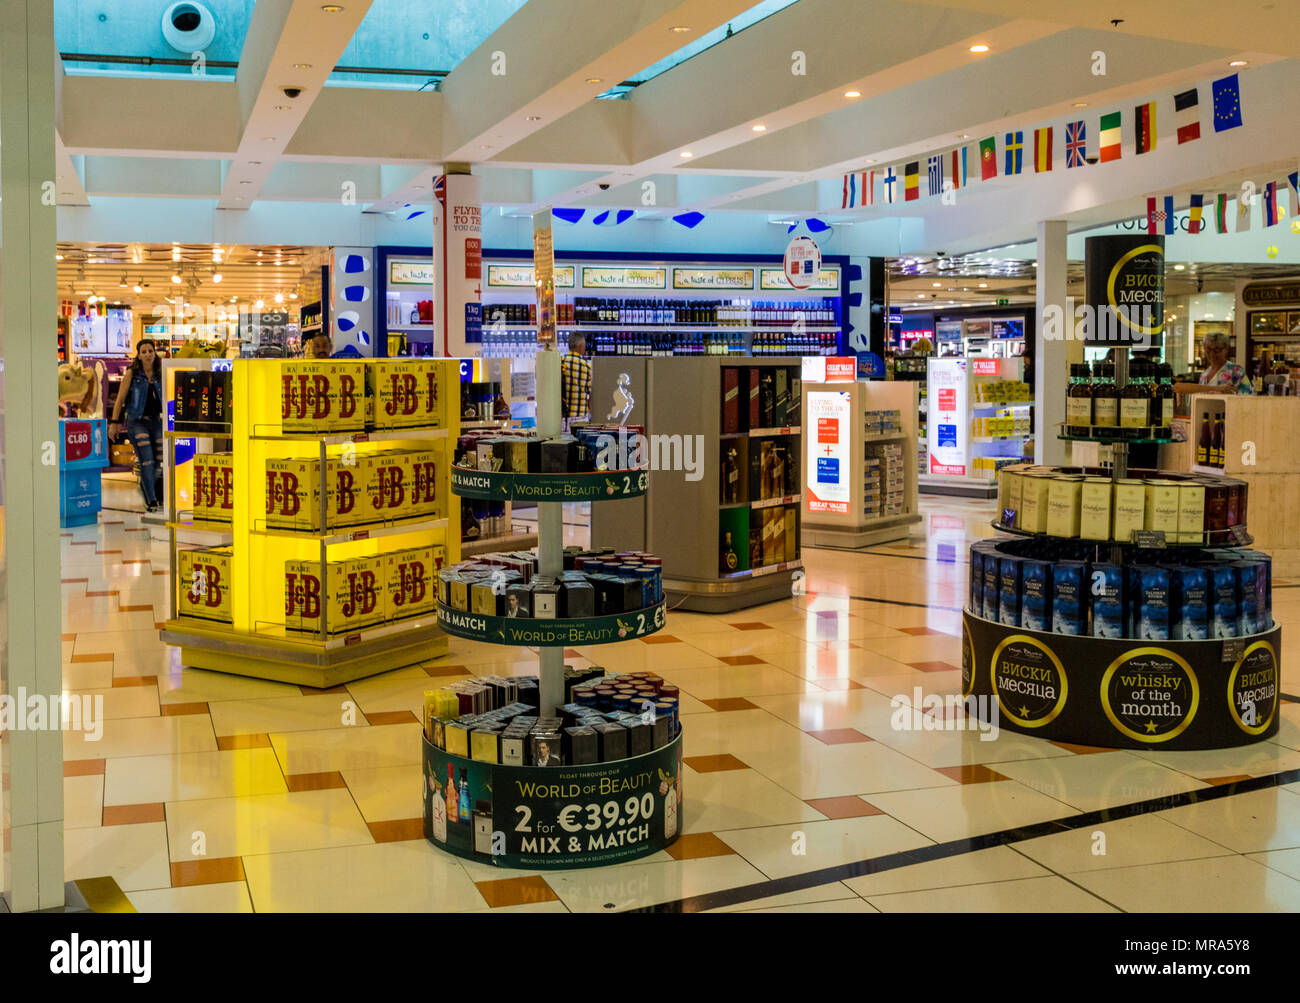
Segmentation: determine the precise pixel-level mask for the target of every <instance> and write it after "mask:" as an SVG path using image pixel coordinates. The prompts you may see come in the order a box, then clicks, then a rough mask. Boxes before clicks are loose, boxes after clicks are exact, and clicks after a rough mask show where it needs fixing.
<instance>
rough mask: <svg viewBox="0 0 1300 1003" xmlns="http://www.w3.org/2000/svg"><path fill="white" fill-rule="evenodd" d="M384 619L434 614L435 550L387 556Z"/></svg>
mask: <svg viewBox="0 0 1300 1003" xmlns="http://www.w3.org/2000/svg"><path fill="white" fill-rule="evenodd" d="M383 560H384V596H385V606H384V619H386V620H389V621H393V620H405V619H408V618H411V617H419V616H427V615H429V614H431V613H432V612H433V606H434V601H433V600H434V595H433V576H434V574H435V567H434V564H435V561H434V556H433V548H432V547H412V548H410V549H408V550H399V551H396V552H394V553H391V554H385V555H384V558H383Z"/></svg>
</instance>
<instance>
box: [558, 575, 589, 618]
mask: <svg viewBox="0 0 1300 1003" xmlns="http://www.w3.org/2000/svg"><path fill="white" fill-rule="evenodd" d="M560 602H561V616H564V617H567V618H569V619H578V618H579V617H589V616H595V615H596V590H595V589H594V588H592V587H591V583H590V582H587V581H580V582H573V581H566V582H565V583H564V589H563V591H562V592H561V593H560Z"/></svg>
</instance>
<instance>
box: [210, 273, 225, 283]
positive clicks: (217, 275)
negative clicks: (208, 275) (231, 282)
mask: <svg viewBox="0 0 1300 1003" xmlns="http://www.w3.org/2000/svg"><path fill="white" fill-rule="evenodd" d="M222 278H224V276H223V275H222V274H221V273H220V272H213V273H212V281H213V282H217V283H220V282H221V280H222Z"/></svg>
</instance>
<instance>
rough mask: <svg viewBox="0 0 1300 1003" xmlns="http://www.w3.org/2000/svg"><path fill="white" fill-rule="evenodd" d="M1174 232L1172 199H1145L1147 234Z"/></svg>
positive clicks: (1167, 196)
mask: <svg viewBox="0 0 1300 1003" xmlns="http://www.w3.org/2000/svg"><path fill="white" fill-rule="evenodd" d="M1173 232H1174V197H1173V196H1172V195H1166V196H1164V197H1163V198H1159V199H1157V198H1154V197H1152V198H1149V199H1147V233H1152V234H1154V233H1173Z"/></svg>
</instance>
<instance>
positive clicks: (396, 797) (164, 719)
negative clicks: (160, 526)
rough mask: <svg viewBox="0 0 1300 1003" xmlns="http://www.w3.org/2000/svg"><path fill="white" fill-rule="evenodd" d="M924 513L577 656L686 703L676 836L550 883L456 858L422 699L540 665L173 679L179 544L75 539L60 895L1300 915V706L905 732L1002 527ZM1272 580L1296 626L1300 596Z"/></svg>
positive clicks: (134, 522) (456, 650)
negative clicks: (310, 685) (794, 573)
mask: <svg viewBox="0 0 1300 1003" xmlns="http://www.w3.org/2000/svg"><path fill="white" fill-rule="evenodd" d="M923 508H924V512H925V521H924V523H923V524H922V527H921V529H922V530H923V531H924V535H921V533H918V534H917V535H916V536H914V537H913V538H912V540H911V541H909V543H907V544H899V545H891V546H882V547H877V548H873V549H872V550H871V551H870V552H868V553H846V552H836V551H829V550H811V549H809V550H805V555H804V556H805V561H806V565H807V577H806V578H805V579H804V580H803V582H802V587H803V589H804V592H803V594H798V595H792V596H791V597H790V598H789V599H788V600H785V601H782V602H778V603H772V604H770V605H768V606H763V607H758V608H754V609H750V610H744V611H741V612H739V613H735V614H731V615H724V616H703V615H699V614H691V613H671V614H670V616H669V621H668V627H667V629H666V630H664V631H663V632H661V633H659V634H656V635H653V636H651V637H648V638H646V639H644V640H638V641H630V642H624V643H619V644H614V645H605V646H602V647H600V648H598V649H596V648H593V649H590V650H587V649H583V648H578V649H572V650H569V651H568V652H567V653H566V657H567V660H569V661H571V662H573V663H574V664H579V665H581V664H589V662H590V660H592V659H596V660H598V661H597V664H602V665H604V666H606V667H607V668H608V669H610V670H613V671H627V670H637V669H642V668H651V669H653V670H654V671H655V672H657V673H659V674H661V675H662V676H664V677H665V679H666V680H668V681H669V682H671V683H673V684H676V685H678V686H679V687H680V688H681V690H682V694H683V695H682V712H683V714H686V715H689V717H690V720H689V722H687V726H686V729H685V730H686V739H685V741H686V752H685V759H684V762H685V771H684V772H685V781H684V785H683V786H684V791H685V815H684V819H683V826H682V828H683V835H682V837H681V838H679V839H678V841H677V842H676V843H674V844H673V845H672V846H671V847H670V848H669V849H668V850H666V851H663V852H661V853H658V854H656V855H654V856H652V857H647V858H642V859H640V860H637V861H633V862H629V863H626V864H619V865H614V866H612V867H606V868H598V869H593V870H577V871H552V872H548V873H546V874H541V873H536V872H528V871H502V870H498V869H494V868H490V867H486V866H483V865H480V864H476V863H474V862H472V861H466V860H461V859H459V858H455V857H451V856H448V855H446V854H444V853H442V852H440V851H438V850H436V849H434V848H433V847H432V846H430V845H429V844H428V843H427V842H426V841H425V840H424V838H423V836H422V834H421V819H420V814H421V810H422V808H421V801H420V793H419V791H420V785H421V784H422V782H423V778H422V776H421V766H420V760H419V757H420V741H419V733H420V726H419V723H418V715H419V714H420V711H421V708H422V704H423V694H424V691H425V689H426V688H429V687H430V686H432V685H433V684H434V682H435V681H436V682H438V683H441V682H445V681H448V680H454V679H462V678H467V677H469V676H471V675H489V674H494V673H497V674H525V673H527V672H530V671H534V670H535V667H536V658H535V654H534V653H533V652H531V651H522V650H521V651H519V652H517V654H516V655H515V657H511V653H510V652H507V651H503V649H501V648H499V647H495V646H489V645H480V644H475V643H472V642H467V641H462V640H459V639H455V638H453V639H452V642H451V653H450V655H449V656H448V657H445V658H441V659H438V660H436V661H433V662H430V663H428V664H426V665H423V666H419V667H413V668H408V669H403V670H400V671H397V672H392V673H388V674H386V675H383V676H380V677H377V678H373V679H368V680H362V681H360V682H356V683H351V684H348V685H347V686H341V687H338V688H336V689H334V690H329V691H317V690H311V689H304V688H301V687H297V686H290V685H285V684H280V683H272V682H265V681H261V680H254V679H243V678H239V677H235V676H228V675H223V674H219V673H212V672H205V671H199V670H190V669H182V668H181V667H180V664H179V653H178V652H177V651H176V650H174V649H171V650H169V649H168V648H166V647H165V646H164V645H162V644H161V643H160V642H159V640H158V634H157V629H158V627H159V626H160V625H161V622H162V620H163V619H164V618H165V616H166V607H167V582H168V579H167V573H166V567H167V559H166V548H165V545H164V544H163V543H162V542H156V541H152V540H151V539H150V537H149V534H148V532H147V531H145V530H144V529H143V528H142V527H141V526H140V525H139V521H138V519H136V518H134V517H131V516H124V517H123V521H121V522H106V523H103V524H101V525H99V526H92V527H85V528H81V529H77V530H74V531H72V532H67V533H64V534H63V539H62V554H63V576H62V577H63V631H64V633H63V673H64V685H65V688H66V690H67V691H69V692H71V693H76V694H79V695H80V694H86V695H90V696H91V697H92V698H93V697H101V698H102V706H103V712H104V718H105V720H104V721H103V722H102V736H100V737H99V738H98V739H97V740H95V738H94V735H93V734H91V735H85V734H81V733H77V732H69V733H67V734H65V739H64V757H65V760H66V762H65V768H64V775H65V781H64V784H65V799H66V818H67V837H66V873H67V877H68V878H69V879H76V878H88V877H99V876H105V875H110V876H112V877H113V878H114V879H115V880H116V881H117V883H118V885H119V886H120V887H121V888H122V889H123V891H124V892H125V893H126V895H127V897H128V898H129V899H130V901H131V903H132V904H133V905H134V906H135V907H136V908H137V909H139V910H141V911H166V910H185V911H194V910H205V911H226V910H230V911H239V910H243V911H247V910H257V911H281V910H304V911H315V910H357V911H365V910H383V911H402V910H410V911H430V910H435V911H461V912H468V911H486V910H527V911H566V910H571V911H615V910H626V909H633V908H639V907H648V906H660V905H664V904H669V905H668V907H670V908H685V909H692V910H695V909H702V908H710V907H719V908H726V909H729V910H730V909H779V910H783V911H789V910H799V911H831V910H834V911H877V910H878V911H909V910H925V911H970V910H975V911H1015V910H1019V909H1025V908H1033V909H1035V910H1068V911H1087V910H1098V911H1110V910H1114V909H1121V910H1133V911H1150V910H1173V911H1185V910H1186V911H1191V910H1204V911H1210V910H1216V911H1222V910H1229V911H1232V910H1251V911H1269V910H1276V911H1295V910H1300V773H1296V772H1295V771H1300V704H1297V703H1296V702H1295V701H1294V700H1290V701H1287V702H1284V703H1283V704H1282V708H1281V713H1282V715H1283V719H1284V720H1283V722H1282V727H1281V731H1280V733H1279V735H1278V737H1277V739H1276V740H1275V741H1271V742H1265V743H1261V744H1258V745H1255V746H1250V747H1247V748H1244V749H1237V750H1224V751H1215V752H1185V753H1169V752H1160V751H1158V750H1153V751H1151V752H1120V751H1104V750H1095V749H1088V748H1080V747H1068V746H1065V745H1062V744H1057V743H1052V742H1046V741H1042V740H1039V739H1035V738H1030V737H1025V736H1020V735H1013V734H1011V733H1006V732H1004V733H1002V734H1001V735H999V736H998V737H997V738H996V740H992V741H982V740H981V737H980V735H978V734H975V733H972V732H966V731H953V730H926V729H925V725H926V724H927V723H928V724H930V725H932V726H942V725H943V724H944V723H945V715H944V714H942V713H941V714H940V715H938V717H936V716H934V715H926V714H920V715H916V716H915V717H913V715H912V714H910V713H902V714H900V713H898V712H897V711H896V707H895V706H894V705H893V704H891V698H894V697H896V696H897V697H899V698H900V699H901V700H902V701H904V702H905V704H906V707H905V708H904V709H905V710H907V708H910V705H911V703H912V701H913V700H914V699H915V695H916V694H917V693H918V690H919V694H920V695H921V696H922V697H928V696H933V695H939V696H945V695H955V694H956V693H957V690H958V686H959V677H960V668H959V666H960V650H959V647H960V646H959V636H960V629H961V619H960V608H961V603H962V601H963V598H964V593H965V582H966V572H967V566H966V556H965V555H966V544H968V543H969V541H970V540H971V539H973V538H975V537H977V536H984V535H989V534H990V533H991V532H992V530H991V529H989V519H990V517H991V512H992V510H991V506H990V504H988V503H978V502H968V501H948V500H945V501H941V502H927V503H925V504H924V506H923ZM569 511H570V513H574V508H570V510H569ZM106 515H107V514H106ZM573 521H574V522H575V523H577V524H578V525H576V526H575V527H573V528H572V529H573V532H574V536H575V540H576V539H577V538H580V537H581V536H582V530H581V523H582V521H583V520H582V515H581V513H577V514H575V516H574V520H573ZM797 584H798V583H797ZM1275 588H1276V589H1277V590H1278V592H1277V598H1276V599H1275V602H1274V614H1275V617H1276V618H1277V620H1278V622H1279V623H1280V624H1282V625H1283V627H1284V628H1288V627H1291V626H1292V625H1300V583H1287V582H1282V581H1279V582H1277V583H1276V585H1275ZM1292 589H1294V591H1289V590H1292ZM1292 595H1293V596H1294V597H1295V598H1293V599H1291V598H1287V597H1288V596H1292ZM1284 670H1285V666H1284ZM1288 678H1289V675H1285V674H1284V677H1283V689H1284V691H1286V692H1295V691H1296V690H1297V689H1300V687H1297V686H1296V685H1295V684H1294V683H1288V682H1287V679H1288ZM917 723H920V724H921V728H920V729H919V730H916V729H915V725H916V724H917ZM897 724H903V725H905V726H906V727H905V728H903V729H900V728H898V727H895V725H897ZM1286 771H1292V776H1291V777H1289V778H1288V779H1289V782H1288V783H1287V784H1285V785H1283V786H1271V785H1270V786H1262V785H1259V784H1252V783H1251V782H1250V779H1249V778H1255V777H1266V776H1271V775H1273V774H1278V773H1283V772H1286ZM1233 783H1236V784H1237V785H1238V786H1237V787H1231V786H1227V785H1230V784H1233ZM1251 787H1258V788H1259V789H1249V790H1242V788H1251ZM1197 792H1213V793H1214V794H1216V795H1217V794H1223V793H1225V792H1228V796H1226V797H1212V798H1207V797H1206V796H1205V794H1204V793H1201V794H1199V795H1197ZM1143 802H1150V804H1141V803H1143ZM1131 804H1138V805H1139V807H1137V808H1134V809H1133V810H1132V812H1131V813H1123V812H1121V813H1113V814H1115V815H1121V816H1125V817H1120V818H1118V819H1117V820H1111V821H1107V820H1105V819H1102V818H1100V817H1098V816H1095V815H1091V814H1089V813H1094V812H1097V811H1099V810H1101V809H1105V808H1113V807H1115V806H1120V805H1131ZM1099 833H1100V834H1102V836H1103V837H1104V839H1103V838H1100V837H1099V836H1098V834H1099ZM979 837H984V838H979ZM1099 851H1104V852H1099ZM918 861H919V862H918ZM862 862H872V863H870V864H864V863H862ZM1193 876H1194V877H1195V880H1191V878H1192V877H1193ZM736 889H745V890H744V891H735V890H736ZM718 893H722V894H718Z"/></svg>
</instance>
